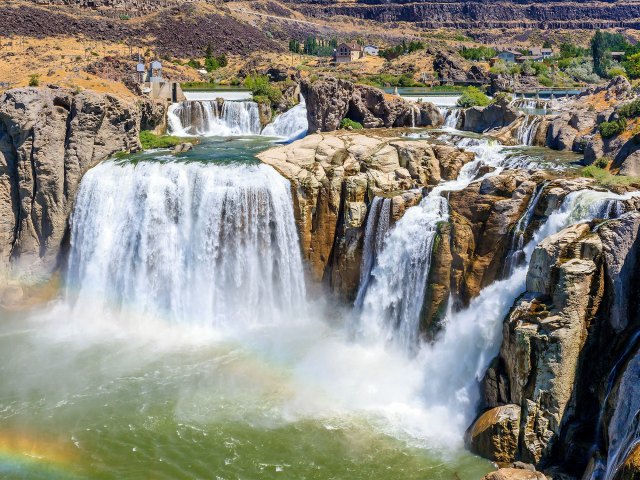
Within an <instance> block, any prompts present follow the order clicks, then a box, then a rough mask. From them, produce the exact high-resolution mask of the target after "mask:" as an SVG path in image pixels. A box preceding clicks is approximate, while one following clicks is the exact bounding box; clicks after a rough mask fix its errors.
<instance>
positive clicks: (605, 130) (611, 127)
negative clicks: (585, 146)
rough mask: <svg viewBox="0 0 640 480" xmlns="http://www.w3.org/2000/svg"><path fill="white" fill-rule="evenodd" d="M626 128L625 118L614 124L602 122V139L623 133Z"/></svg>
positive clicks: (613, 122)
mask: <svg viewBox="0 0 640 480" xmlns="http://www.w3.org/2000/svg"><path fill="white" fill-rule="evenodd" d="M625 128H627V120H626V119H624V118H621V119H620V120H614V121H612V122H602V123H601V124H600V135H602V138H611V137H613V136H615V135H618V134H619V133H622V132H623V131H624V129H625Z"/></svg>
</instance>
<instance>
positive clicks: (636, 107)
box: [617, 99, 640, 118]
mask: <svg viewBox="0 0 640 480" xmlns="http://www.w3.org/2000/svg"><path fill="white" fill-rule="evenodd" d="M617 112H618V115H619V116H620V117H621V118H634V117H637V116H638V115H640V99H637V100H634V101H633V102H629V103H625V104H624V105H622V106H621V107H620V108H618V110H617Z"/></svg>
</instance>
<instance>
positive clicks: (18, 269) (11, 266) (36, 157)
mask: <svg viewBox="0 0 640 480" xmlns="http://www.w3.org/2000/svg"><path fill="white" fill-rule="evenodd" d="M147 111H148V112H149V113H152V112H154V111H156V109H155V108H154V107H149V108H148V109H147ZM141 121H142V109H141V108H140V105H138V104H136V103H132V102H127V101H123V100H121V99H118V98H116V97H114V96H111V95H99V94H95V93H90V92H82V93H75V92H71V91H68V90H62V89H56V88H42V89H33V88H28V89H18V90H10V91H8V92H6V93H5V94H4V95H2V97H0V272H2V273H3V274H6V273H8V272H9V271H10V272H11V274H13V275H16V276H20V277H24V278H26V279H39V278H41V277H46V276H48V275H49V274H51V272H52V271H53V270H54V269H55V267H56V265H57V262H58V261H59V253H60V251H61V248H63V245H64V242H65V236H66V234H67V227H68V218H69V214H70V212H71V209H72V206H73V201H74V197H75V193H76V191H77V188H78V185H79V182H80V179H81V178H82V175H83V174H84V173H85V172H86V171H87V170H88V169H89V168H91V167H92V166H94V165H96V164H97V163H98V162H100V161H102V160H104V159H106V158H108V157H109V156H111V155H113V154H114V153H117V152H122V151H126V152H128V151H132V150H137V149H139V148H140V144H139V139H138V136H139V128H140V123H141ZM145 122H147V123H152V122H153V119H152V118H145Z"/></svg>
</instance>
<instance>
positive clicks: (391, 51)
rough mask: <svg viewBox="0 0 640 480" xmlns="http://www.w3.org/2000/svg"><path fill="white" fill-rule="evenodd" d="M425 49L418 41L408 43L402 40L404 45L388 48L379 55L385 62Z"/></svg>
mask: <svg viewBox="0 0 640 480" xmlns="http://www.w3.org/2000/svg"><path fill="white" fill-rule="evenodd" d="M423 49H424V43H422V42H418V41H411V42H409V43H407V41H406V40H402V43H400V44H399V45H396V46H395V47H390V48H387V49H386V50H380V52H378V54H379V55H380V56H381V57H382V58H384V59H385V60H393V59H395V58H398V57H399V56H401V55H407V54H409V53H412V52H416V51H418V50H423Z"/></svg>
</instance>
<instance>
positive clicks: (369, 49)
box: [364, 45, 380, 57]
mask: <svg viewBox="0 0 640 480" xmlns="http://www.w3.org/2000/svg"><path fill="white" fill-rule="evenodd" d="M364 53H365V55H373V56H374V57H377V56H378V54H379V53H380V49H379V48H378V47H376V46H375V45H365V47H364Z"/></svg>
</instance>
